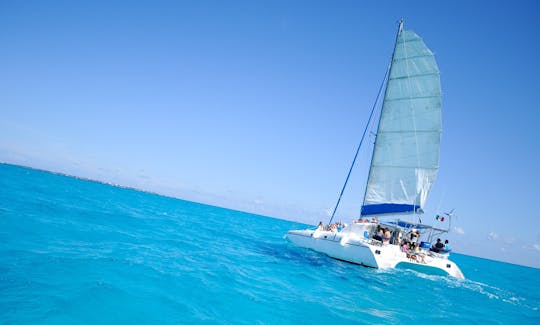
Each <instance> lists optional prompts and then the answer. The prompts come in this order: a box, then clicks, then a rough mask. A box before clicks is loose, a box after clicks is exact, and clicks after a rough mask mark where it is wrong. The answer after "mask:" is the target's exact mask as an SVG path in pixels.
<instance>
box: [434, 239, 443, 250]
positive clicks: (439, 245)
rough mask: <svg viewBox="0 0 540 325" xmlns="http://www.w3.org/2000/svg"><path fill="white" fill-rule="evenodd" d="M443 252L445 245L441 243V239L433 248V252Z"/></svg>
mask: <svg viewBox="0 0 540 325" xmlns="http://www.w3.org/2000/svg"><path fill="white" fill-rule="evenodd" d="M442 250H444V244H443V243H442V242H441V239H440V238H437V242H436V243H435V245H433V246H432V247H431V251H433V252H435V253H438V252H440V251H442Z"/></svg>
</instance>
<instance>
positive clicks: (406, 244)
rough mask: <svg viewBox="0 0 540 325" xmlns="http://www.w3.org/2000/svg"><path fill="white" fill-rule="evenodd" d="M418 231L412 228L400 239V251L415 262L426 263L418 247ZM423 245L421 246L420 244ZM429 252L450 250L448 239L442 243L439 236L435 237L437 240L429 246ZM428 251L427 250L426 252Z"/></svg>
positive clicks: (419, 246)
mask: <svg viewBox="0 0 540 325" xmlns="http://www.w3.org/2000/svg"><path fill="white" fill-rule="evenodd" d="M419 237H420V233H419V231H418V230H414V229H413V230H412V231H411V232H410V234H409V236H406V237H405V238H403V240H402V241H401V251H402V252H404V253H405V254H407V258H408V259H410V260H413V261H416V262H420V263H424V264H425V263H426V261H425V256H426V255H425V254H424V253H422V252H423V251H422V250H421V249H420V248H421V245H420V244H418V238H419ZM422 247H423V246H422ZM429 251H430V252H435V253H448V252H450V251H451V248H450V244H448V239H447V240H445V241H444V244H443V243H442V241H441V239H440V238H437V242H436V243H435V244H433V245H432V246H431V248H430V249H429ZM428 253H429V252H428Z"/></svg>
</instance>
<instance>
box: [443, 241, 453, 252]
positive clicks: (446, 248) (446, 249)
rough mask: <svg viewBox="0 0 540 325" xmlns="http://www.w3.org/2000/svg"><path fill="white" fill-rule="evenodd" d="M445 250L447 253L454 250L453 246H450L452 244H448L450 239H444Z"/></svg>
mask: <svg viewBox="0 0 540 325" xmlns="http://www.w3.org/2000/svg"><path fill="white" fill-rule="evenodd" d="M444 250H445V252H447V253H448V252H450V251H451V250H452V247H450V244H448V239H447V240H445V241H444Z"/></svg>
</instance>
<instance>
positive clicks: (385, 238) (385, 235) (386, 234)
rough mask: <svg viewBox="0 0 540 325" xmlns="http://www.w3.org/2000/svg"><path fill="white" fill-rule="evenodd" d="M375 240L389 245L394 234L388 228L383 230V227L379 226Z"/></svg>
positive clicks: (374, 236)
mask: <svg viewBox="0 0 540 325" xmlns="http://www.w3.org/2000/svg"><path fill="white" fill-rule="evenodd" d="M373 239H375V240H378V241H380V242H383V243H385V244H388V243H390V239H392V233H391V232H390V229H389V228H388V227H386V228H383V227H381V225H377V230H376V232H375V235H373Z"/></svg>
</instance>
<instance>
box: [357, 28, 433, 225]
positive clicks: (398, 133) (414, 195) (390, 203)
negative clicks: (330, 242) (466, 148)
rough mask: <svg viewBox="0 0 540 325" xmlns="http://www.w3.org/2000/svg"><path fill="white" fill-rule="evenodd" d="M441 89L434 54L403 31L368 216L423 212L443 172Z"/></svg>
mask: <svg viewBox="0 0 540 325" xmlns="http://www.w3.org/2000/svg"><path fill="white" fill-rule="evenodd" d="M440 139H441V85H440V78H439V69H438V67H437V63H436V62H435V58H434V56H433V53H432V52H431V51H430V50H429V49H428V48H427V47H426V45H425V44H424V42H423V41H422V39H421V38H420V37H419V36H418V35H416V34H415V33H414V32H413V31H405V30H402V29H401V28H400V31H399V34H398V37H397V40H396V45H395V49H394V55H393V57H392V64H391V67H390V75H389V78H388V83H387V86H386V92H385V97H384V102H383V107H382V111H381V117H380V121H379V127H378V130H377V138H376V140H375V148H374V151H373V157H372V161H371V168H370V171H369V177H368V183H367V188H366V194H365V197H364V204H363V206H362V215H375V214H378V215H380V214H398V213H399V214H401V213H415V212H422V209H423V207H424V204H425V201H426V198H427V196H428V193H429V190H430V188H431V186H432V184H433V183H434V182H435V178H436V176H437V170H438V167H439V147H440Z"/></svg>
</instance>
